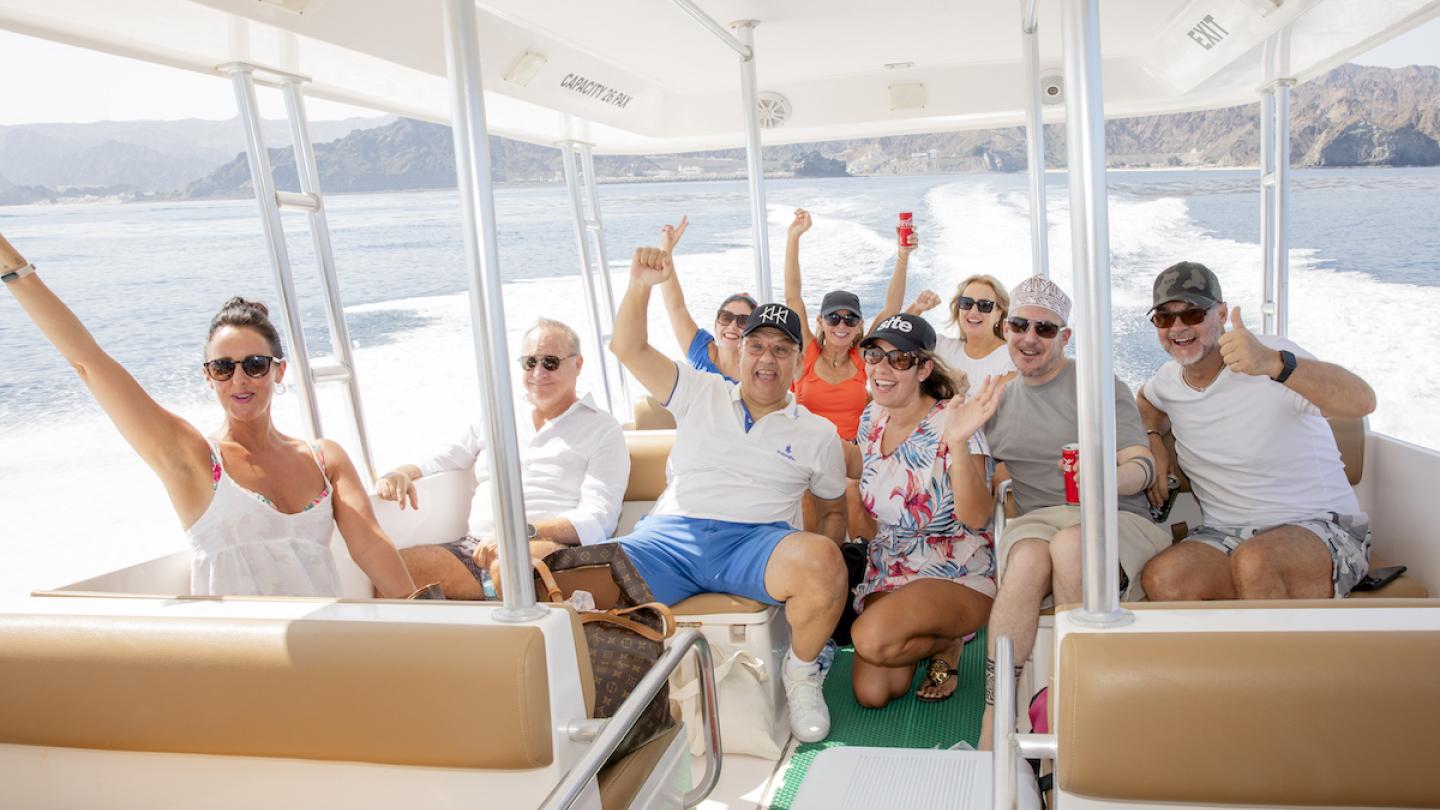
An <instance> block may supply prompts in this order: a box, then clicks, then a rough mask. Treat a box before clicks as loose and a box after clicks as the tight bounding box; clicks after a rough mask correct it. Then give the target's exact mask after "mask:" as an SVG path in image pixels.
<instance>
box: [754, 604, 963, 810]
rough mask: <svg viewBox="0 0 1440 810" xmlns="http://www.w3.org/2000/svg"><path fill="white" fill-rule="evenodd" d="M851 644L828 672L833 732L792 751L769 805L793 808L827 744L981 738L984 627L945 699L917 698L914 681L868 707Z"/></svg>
mask: <svg viewBox="0 0 1440 810" xmlns="http://www.w3.org/2000/svg"><path fill="white" fill-rule="evenodd" d="M854 656H855V649H854V648H853V647H842V648H841V649H840V651H839V652H838V653H836V655H835V664H834V665H833V666H832V667H831V669H830V673H829V674H828V675H826V677H825V702H826V704H828V705H829V706H830V736H829V737H826V738H825V739H824V740H821V741H820V742H818V743H802V744H800V745H797V746H796V747H795V750H794V751H793V752H792V753H791V755H790V767H789V770H787V771H786V772H785V782H784V784H782V785H781V786H780V788H779V789H778V790H776V791H775V797H774V798H773V799H772V800H771V802H770V810H790V805H791V803H792V802H794V801H795V794H796V793H797V792H798V791H799V790H800V783H801V782H802V781H803V780H804V779H805V773H806V772H807V771H809V770H810V763H811V762H812V761H814V759H815V757H816V755H817V754H819V753H820V752H821V751H824V750H825V749H827V748H839V747H841V746H856V745H860V746H875V747H881V748H949V747H950V746H952V745H954V744H955V743H957V742H960V741H961V740H964V741H966V742H968V743H970V744H971V745H975V744H977V743H978V742H979V740H980V716H981V715H982V714H984V713H985V631H984V630H982V631H980V633H979V634H977V635H976V636H975V638H973V639H971V640H970V643H969V644H966V645H965V652H964V653H962V654H961V656H960V666H959V668H958V671H957V674H958V676H959V678H960V683H959V685H958V686H957V687H956V688H955V694H953V695H951V696H950V699H949V700H946V701H944V702H942V703H922V702H920V701H918V700H916V699H915V684H917V683H919V681H920V672H919V671H918V668H917V671H916V674H915V679H914V681H913V682H912V683H911V685H910V692H909V693H908V694H906V695H905V696H904V697H900V698H896V699H895V700H892V701H890V705H888V706H886V707H885V708H883V709H867V708H865V707H864V706H861V705H860V704H859V703H857V702H856V701H855V692H854V690H853V689H852V688H851V686H850V662H851V660H852V659H853V658H854Z"/></svg>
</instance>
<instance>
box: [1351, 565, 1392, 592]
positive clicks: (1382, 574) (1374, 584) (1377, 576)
mask: <svg viewBox="0 0 1440 810" xmlns="http://www.w3.org/2000/svg"><path fill="white" fill-rule="evenodd" d="M1405 570H1406V569H1405V566H1403V565H1392V566H1390V567H1388V568H1371V569H1370V573H1368V574H1366V575H1365V578H1364V579H1362V580H1360V581H1359V582H1357V583H1355V587H1353V588H1351V589H1350V590H1352V591H1378V590H1380V589H1381V588H1383V587H1385V586H1386V585H1389V584H1390V583H1392V582H1394V581H1395V580H1396V579H1398V578H1399V577H1400V575H1401V574H1403V573H1405Z"/></svg>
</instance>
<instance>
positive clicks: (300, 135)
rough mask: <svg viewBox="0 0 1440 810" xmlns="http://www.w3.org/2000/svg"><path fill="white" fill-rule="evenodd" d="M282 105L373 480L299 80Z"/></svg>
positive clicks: (349, 399)
mask: <svg viewBox="0 0 1440 810" xmlns="http://www.w3.org/2000/svg"><path fill="white" fill-rule="evenodd" d="M282 88H283V90H282V92H283V94H284V96H285V108H286V110H287V111H288V112H289V114H290V115H289V118H290V139H291V142H292V143H293V145H294V149H295V173H296V175H297V176H298V177H299V178H300V191H301V193H304V194H310V195H312V196H313V197H314V198H315V208H314V210H312V211H310V212H308V213H307V216H309V217H310V235H311V238H312V239H313V240H314V243H315V260H316V261H318V262H319V263H320V282H321V287H322V289H323V291H324V293H325V319H326V321H327V322H328V324H329V326H330V340H331V342H332V343H333V344H334V346H333V347H332V350H333V351H334V352H335V362H336V363H338V364H339V365H340V367H341V368H342V369H344V381H345V388H346V391H345V393H346V397H345V401H346V404H347V406H348V407H349V409H350V418H351V420H352V421H353V422H354V424H355V440H356V442H358V443H359V448H360V459H361V463H362V464H363V466H364V471H365V474H366V475H367V476H369V478H368V479H367V483H373V482H374V481H375V457H374V455H373V454H372V453H371V452H370V436H369V434H368V433H367V432H366V430H365V413H364V411H363V410H362V409H361V407H360V381H359V379H357V377H356V375H355V356H354V353H353V352H352V351H351V348H350V330H349V328H348V327H347V326H346V325H345V309H344V303H343V302H342V301H341V300H340V279H339V277H338V276H337V275H336V273H335V252H334V248H333V247H332V246H331V244H330V223H329V220H328V218H327V217H326V216H325V201H324V199H323V198H322V197H321V195H320V170H319V168H318V167H317V166H316V164H315V145H314V144H313V143H312V142H311V140H310V119H309V118H308V117H307V116H306V113H305V97H304V95H303V94H302V93H301V90H300V83H299V82H298V81H297V80H295V79H286V80H285V81H284V83H283V85H282Z"/></svg>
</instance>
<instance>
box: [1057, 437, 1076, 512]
mask: <svg viewBox="0 0 1440 810" xmlns="http://www.w3.org/2000/svg"><path fill="white" fill-rule="evenodd" d="M1060 469H1061V470H1062V471H1063V472H1064V473H1065V502H1066V503H1080V482H1079V481H1077V480H1075V474H1076V473H1077V472H1079V471H1080V445H1078V444H1067V445H1065V446H1064V447H1061V448H1060Z"/></svg>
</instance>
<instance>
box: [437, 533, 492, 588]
mask: <svg viewBox="0 0 1440 810" xmlns="http://www.w3.org/2000/svg"><path fill="white" fill-rule="evenodd" d="M440 547H441V548H443V549H445V550H446V551H448V552H450V553H451V554H454V555H455V559H457V560H459V561H460V563H461V564H462V565H464V566H465V570H467V571H469V572H470V576H472V577H475V581H476V582H483V581H484V577H483V575H482V574H481V572H480V566H478V565H476V564H475V549H477V548H479V547H480V540H479V539H478V538H475V537H471V536H470V535H468V534H467V535H465V536H464V537H462V538H460V539H459V540H456V541H455V542H453V543H441V544H440Z"/></svg>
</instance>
